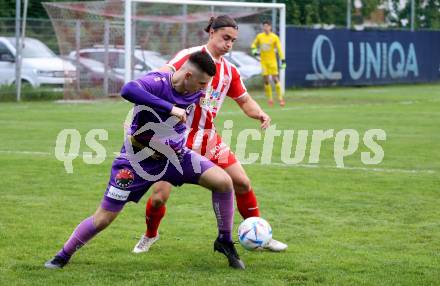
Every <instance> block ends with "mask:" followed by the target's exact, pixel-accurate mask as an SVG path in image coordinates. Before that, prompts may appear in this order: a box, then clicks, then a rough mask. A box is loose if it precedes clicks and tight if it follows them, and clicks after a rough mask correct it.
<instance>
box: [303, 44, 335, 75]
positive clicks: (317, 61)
mask: <svg viewBox="0 0 440 286" xmlns="http://www.w3.org/2000/svg"><path fill="white" fill-rule="evenodd" d="M324 43H327V45H328V47H329V49H330V61H329V63H328V64H327V65H325V64H324V59H323V57H322V50H323V45H324ZM312 66H313V71H314V72H315V73H313V74H307V75H306V80H323V79H330V80H340V79H341V78H342V74H341V73H340V72H333V68H334V66H335V49H334V48H333V44H332V42H331V41H330V39H329V38H328V37H327V36H324V35H319V36H318V37H316V39H315V42H314V43H313V48H312Z"/></svg>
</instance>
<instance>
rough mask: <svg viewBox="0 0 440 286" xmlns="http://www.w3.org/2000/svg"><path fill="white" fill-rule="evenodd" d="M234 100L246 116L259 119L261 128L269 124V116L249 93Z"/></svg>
mask: <svg viewBox="0 0 440 286" xmlns="http://www.w3.org/2000/svg"><path fill="white" fill-rule="evenodd" d="M236 102H237V104H238V105H239V106H240V108H241V110H243V112H244V113H245V114H246V115H247V116H249V117H250V118H253V119H257V120H259V121H260V123H261V125H260V127H261V128H262V129H266V128H267V127H269V126H270V121H271V118H270V116H269V115H267V114H266V112H264V111H263V110H262V109H261V107H260V105H258V103H257V102H256V101H255V100H254V99H253V98H252V97H251V96H250V95H249V94H246V95H245V96H242V97H240V98H238V99H237V100H236Z"/></svg>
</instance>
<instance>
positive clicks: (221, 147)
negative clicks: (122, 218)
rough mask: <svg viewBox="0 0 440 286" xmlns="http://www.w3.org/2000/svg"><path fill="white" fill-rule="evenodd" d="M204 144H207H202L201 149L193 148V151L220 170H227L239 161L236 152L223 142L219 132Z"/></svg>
mask: <svg viewBox="0 0 440 286" xmlns="http://www.w3.org/2000/svg"><path fill="white" fill-rule="evenodd" d="M204 142H207V143H206V144H202V146H201V148H197V149H196V148H193V150H194V151H196V152H198V153H199V154H201V155H203V156H204V157H206V158H208V159H209V160H211V162H213V163H214V164H216V165H217V166H219V167H220V168H222V169H226V168H228V167H229V166H231V165H233V164H235V163H236V162H237V161H238V160H237V158H236V157H235V154H234V152H232V151H231V149H230V148H229V146H228V145H226V144H225V143H224V142H223V140H222V137H220V135H219V134H218V133H217V132H215V134H214V135H213V136H212V138H211V139H209V140H207V141H205V140H204Z"/></svg>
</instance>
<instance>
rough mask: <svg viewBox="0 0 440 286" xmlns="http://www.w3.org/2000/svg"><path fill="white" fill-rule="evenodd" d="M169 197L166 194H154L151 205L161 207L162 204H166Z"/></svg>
mask: <svg viewBox="0 0 440 286" xmlns="http://www.w3.org/2000/svg"><path fill="white" fill-rule="evenodd" d="M167 200H168V197H166V196H160V195H159V196H154V197H153V198H152V200H151V205H152V206H153V207H154V208H160V207H161V206H163V205H164V204H166V203H167Z"/></svg>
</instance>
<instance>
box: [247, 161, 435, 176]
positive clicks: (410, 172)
mask: <svg viewBox="0 0 440 286" xmlns="http://www.w3.org/2000/svg"><path fill="white" fill-rule="evenodd" d="M252 165H260V164H258V163H257V164H255V163H254V164H252ZM261 165H262V166H263V164H261ZM264 166H276V167H284V168H325V169H338V170H357V171H370V172H383V173H406V174H417V173H427V174H435V173H436V171H434V170H417V169H395V168H366V167H342V168H339V167H337V166H331V165H312V164H295V165H289V164H284V163H270V164H265V165H264Z"/></svg>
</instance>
